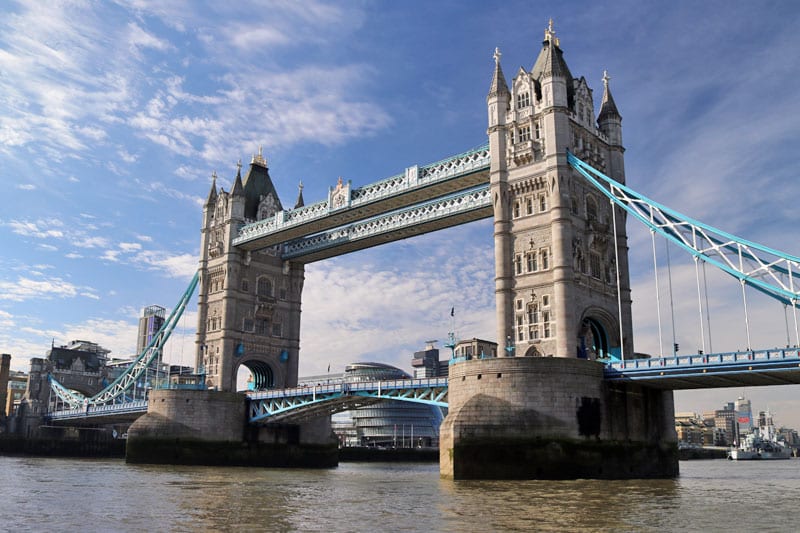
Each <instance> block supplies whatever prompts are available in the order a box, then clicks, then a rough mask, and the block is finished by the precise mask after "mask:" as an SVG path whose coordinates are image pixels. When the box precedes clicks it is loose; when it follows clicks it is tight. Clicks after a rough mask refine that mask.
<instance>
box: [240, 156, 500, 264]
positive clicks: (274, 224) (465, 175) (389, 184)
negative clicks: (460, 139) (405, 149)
mask: <svg viewBox="0 0 800 533" xmlns="http://www.w3.org/2000/svg"><path fill="white" fill-rule="evenodd" d="M489 161H490V156H489V146H488V145H483V146H480V147H478V148H475V149H472V150H469V151H467V152H464V153H462V154H458V155H455V156H452V157H448V158H447V159H444V160H441V161H438V162H436V163H431V164H430V165H425V166H422V167H420V166H413V167H409V168H407V169H406V171H405V172H404V173H403V174H398V175H396V176H392V177H390V178H387V179H384V180H381V181H378V182H375V183H372V184H370V185H365V186H364V187H359V188H356V189H353V190H350V191H349V196H348V198H347V199H346V200H345V201H340V202H339V203H336V202H335V201H334V191H333V190H332V191H331V193H330V194H329V195H328V196H329V197H328V199H326V200H323V201H321V202H316V203H314V204H309V205H306V206H303V207H300V208H297V209H290V210H286V211H280V212H278V213H276V214H275V215H274V216H272V217H270V218H265V219H264V220H259V221H257V222H252V223H250V224H246V225H245V226H243V227H242V228H241V229H240V230H239V235H238V236H237V237H236V238H235V239H234V240H233V245H234V246H236V247H238V248H241V249H244V250H258V249H262V248H266V247H268V246H274V245H276V244H280V243H284V242H287V241H290V240H293V239H299V238H301V237H305V236H308V235H312V234H316V233H320V232H324V231H329V230H331V229H334V228H337V227H340V226H343V225H346V224H351V223H353V222H356V221H359V220H364V219H365V218H369V217H374V216H377V215H381V214H383V213H387V212H389V211H396V210H398V209H403V208H406V207H409V206H412V205H415V204H418V203H420V202H422V201H425V200H428V199H431V198H438V197H440V196H444V195H448V194H452V193H454V192H458V191H463V190H465V189H469V188H472V187H475V186H477V185H484V184H488V183H489ZM346 189H348V190H349V185H348V187H347V188H346Z"/></svg>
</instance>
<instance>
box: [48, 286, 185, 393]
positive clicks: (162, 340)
mask: <svg viewBox="0 0 800 533" xmlns="http://www.w3.org/2000/svg"><path fill="white" fill-rule="evenodd" d="M199 279H200V273H199V272H197V273H195V275H194V277H192V281H191V282H190V283H189V286H188V287H187V288H186V290H185V291H184V293H183V295H182V296H181V299H180V301H179V302H178V304H177V305H176V306H175V308H174V309H173V310H172V313H170V315H169V317H168V318H167V319H166V320H165V321H164V325H163V326H161V329H160V330H159V331H158V333H157V334H156V335H155V336H154V337H153V339H152V340H151V341H150V343H149V344H148V345H147V346H146V347H145V349H144V350H142V353H141V354H139V356H138V357H137V358H136V359H134V360H133V362H132V363H131V365H130V366H129V367H128V368H127V369H126V370H125V372H123V373H122V374H121V375H120V376H119V377H117V379H115V380H114V381H113V382H112V383H111V384H110V385H108V386H107V387H106V388H104V389H103V390H101V391H100V392H98V393H97V394H95V395H94V396H91V397H88V396H84V395H83V394H81V393H80V392H77V391H74V390H69V389H68V388H66V387H64V386H63V385H62V384H61V383H59V382H58V381H57V380H56V379H55V378H53V377H52V376H48V380H49V382H50V388H51V390H52V391H53V393H54V394H55V395H56V396H57V397H58V399H59V400H61V401H62V402H64V403H65V404H66V405H68V406H69V408H70V409H80V408H83V409H85V408H86V407H87V406H89V407H91V406H102V405H108V404H113V403H120V402H125V403H128V402H129V396H131V391H133V390H134V389H135V387H136V386H137V383H138V382H139V381H140V379H141V378H142V376H144V375H145V372H146V371H147V369H148V368H149V367H150V365H151V364H152V362H153V361H154V360H156V358H158V357H159V356H160V354H161V351H162V349H163V348H164V345H165V344H166V342H167V340H168V339H169V337H170V335H171V334H172V331H173V330H174V329H175V326H176V325H177V324H178V321H179V320H180V318H181V316H182V315H183V312H184V310H185V309H186V305H187V304H188V303H189V299H190V298H191V297H192V295H193V294H194V291H195V289H196V288H197V283H198V281H199Z"/></svg>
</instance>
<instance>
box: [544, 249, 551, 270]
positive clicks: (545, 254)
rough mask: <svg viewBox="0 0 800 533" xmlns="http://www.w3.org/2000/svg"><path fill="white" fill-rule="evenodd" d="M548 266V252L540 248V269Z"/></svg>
mask: <svg viewBox="0 0 800 533" xmlns="http://www.w3.org/2000/svg"><path fill="white" fill-rule="evenodd" d="M548 268H550V253H549V252H548V251H547V249H546V248H545V249H544V250H542V270H547V269H548Z"/></svg>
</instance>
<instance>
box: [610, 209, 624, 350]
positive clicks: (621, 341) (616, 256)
mask: <svg viewBox="0 0 800 533" xmlns="http://www.w3.org/2000/svg"><path fill="white" fill-rule="evenodd" d="M611 219H612V221H613V225H614V262H615V263H616V265H617V268H616V269H615V270H616V271H617V309H618V312H619V354H620V357H621V359H622V360H623V361H625V340H624V337H623V335H622V289H621V287H620V284H619V246H618V245H617V210H616V208H615V206H614V200H611Z"/></svg>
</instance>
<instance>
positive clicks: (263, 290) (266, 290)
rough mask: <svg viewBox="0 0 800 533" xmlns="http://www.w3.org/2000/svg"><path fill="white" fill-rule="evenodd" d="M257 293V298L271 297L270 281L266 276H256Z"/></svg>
mask: <svg viewBox="0 0 800 533" xmlns="http://www.w3.org/2000/svg"><path fill="white" fill-rule="evenodd" d="M257 294H258V297H259V298H272V282H271V281H270V280H269V279H268V278H258V289H257Z"/></svg>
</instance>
